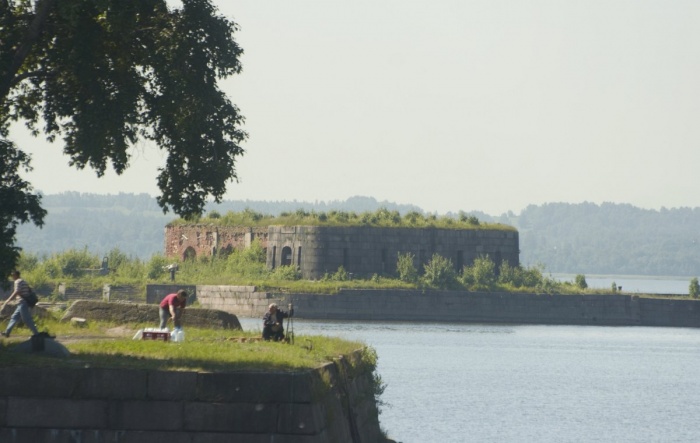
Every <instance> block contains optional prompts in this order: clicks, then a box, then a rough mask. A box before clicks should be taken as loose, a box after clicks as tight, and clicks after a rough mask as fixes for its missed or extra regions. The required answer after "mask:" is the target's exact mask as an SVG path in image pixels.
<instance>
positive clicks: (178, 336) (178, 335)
mask: <svg viewBox="0 0 700 443" xmlns="http://www.w3.org/2000/svg"><path fill="white" fill-rule="evenodd" d="M170 341H172V342H175V343H181V342H183V341H185V331H183V330H182V328H175V329H173V332H171V333H170Z"/></svg>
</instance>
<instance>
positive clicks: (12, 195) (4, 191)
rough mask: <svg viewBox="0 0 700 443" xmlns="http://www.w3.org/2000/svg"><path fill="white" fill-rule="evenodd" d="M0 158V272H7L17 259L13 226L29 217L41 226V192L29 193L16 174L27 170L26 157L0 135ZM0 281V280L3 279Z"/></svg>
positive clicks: (27, 184) (43, 215)
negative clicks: (39, 194) (37, 193)
mask: <svg viewBox="0 0 700 443" xmlns="http://www.w3.org/2000/svg"><path fill="white" fill-rule="evenodd" d="M0 130H1V128H0ZM0 137H2V133H1V132H0ZM0 158H2V161H0V275H3V276H7V275H8V274H9V273H10V271H11V270H12V269H13V268H14V267H15V266H16V264H17V261H18V260H19V255H20V248H18V247H17V246H15V243H16V235H17V226H18V225H19V224H20V223H28V222H30V221H31V222H33V223H34V224H35V225H37V226H42V225H43V224H44V217H45V216H46V211H45V210H44V209H43V208H42V207H41V196H38V195H35V194H33V193H32V187H31V185H30V184H29V183H28V182H26V181H24V180H22V178H21V177H20V176H19V171H20V170H25V171H29V170H31V167H30V165H29V157H28V156H27V155H26V154H25V153H24V152H22V151H19V150H17V149H16V148H15V146H14V144H13V143H11V142H9V141H8V140H2V139H0ZM0 281H2V282H3V284H4V283H6V281H7V279H5V278H0Z"/></svg>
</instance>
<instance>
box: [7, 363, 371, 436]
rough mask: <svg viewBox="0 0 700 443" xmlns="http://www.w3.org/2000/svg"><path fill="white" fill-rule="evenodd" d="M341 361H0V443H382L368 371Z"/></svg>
mask: <svg viewBox="0 0 700 443" xmlns="http://www.w3.org/2000/svg"><path fill="white" fill-rule="evenodd" d="M360 352H361V351H358V352H356V353H355V354H353V355H351V356H349V360H356V359H359V358H361V357H360V355H359V354H360ZM349 360H348V359H339V360H338V361H336V362H335V363H329V364H327V365H324V366H323V367H320V368H318V369H316V370H309V371H304V372H297V373H257V372H235V373H195V372H165V371H155V370H153V371H150V370H125V369H99V368H56V367H31V368H28V367H5V368H0V442H3V443H37V442H41V443H64V442H65V443H68V442H71V443H75V442H80V443H102V442H113V443H145V442H169V443H185V442H187V443H223V442H246V443H269V442H276V443H322V442H338V443H344V442H347V443H350V442H352V443H371V442H381V441H383V437H382V435H381V431H380V428H379V420H378V412H377V407H376V403H375V400H374V397H373V396H372V395H369V396H368V395H367V394H368V389H370V388H369V383H371V377H372V374H371V373H369V372H357V371H354V370H353V366H352V365H351V364H350V361H349Z"/></svg>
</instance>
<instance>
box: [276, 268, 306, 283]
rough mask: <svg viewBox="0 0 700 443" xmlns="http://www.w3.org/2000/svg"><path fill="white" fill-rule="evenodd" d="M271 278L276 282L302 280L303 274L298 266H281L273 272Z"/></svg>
mask: <svg viewBox="0 0 700 443" xmlns="http://www.w3.org/2000/svg"><path fill="white" fill-rule="evenodd" d="M271 276H272V278H273V279H275V280H286V281H295V280H301V272H299V269H297V267H296V266H279V267H277V268H275V269H274V270H273V271H272V274H271Z"/></svg>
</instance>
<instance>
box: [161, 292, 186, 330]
mask: <svg viewBox="0 0 700 443" xmlns="http://www.w3.org/2000/svg"><path fill="white" fill-rule="evenodd" d="M186 305H187V291H185V290H184V289H180V290H179V291H177V292H175V293H173V294H168V295H166V296H165V298H163V300H161V302H160V329H163V328H165V325H166V324H167V323H168V320H170V319H172V321H173V325H174V326H175V327H176V328H180V327H182V314H183V313H184V312H185V306H186Z"/></svg>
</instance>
